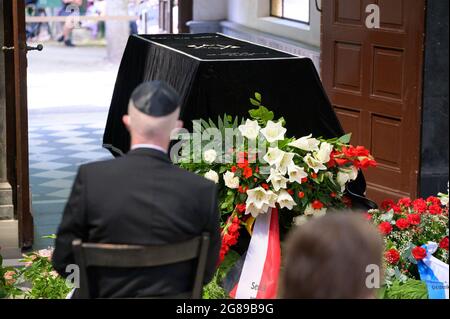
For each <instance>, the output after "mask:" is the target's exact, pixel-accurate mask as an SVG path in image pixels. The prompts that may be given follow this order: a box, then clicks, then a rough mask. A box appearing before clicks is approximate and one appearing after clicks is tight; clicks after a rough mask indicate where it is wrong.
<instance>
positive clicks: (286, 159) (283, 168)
mask: <svg viewBox="0 0 450 319" xmlns="http://www.w3.org/2000/svg"><path fill="white" fill-rule="evenodd" d="M294 156H295V153H284V154H283V157H282V158H281V160H280V161H278V162H276V163H275V166H276V168H277V169H278V170H279V171H280V173H281V174H283V175H286V173H287V171H288V167H289V166H292V165H294V161H293V160H294Z"/></svg>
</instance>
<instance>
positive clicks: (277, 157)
mask: <svg viewBox="0 0 450 319" xmlns="http://www.w3.org/2000/svg"><path fill="white" fill-rule="evenodd" d="M284 153H285V152H283V151H282V150H280V149H279V148H278V147H269V150H268V151H267V153H266V155H264V157H263V159H264V160H265V161H266V162H267V163H268V164H269V165H270V166H275V165H276V164H277V163H279V162H280V161H281V160H282V159H283V156H284Z"/></svg>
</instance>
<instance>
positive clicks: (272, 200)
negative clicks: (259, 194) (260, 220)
mask: <svg viewBox="0 0 450 319" xmlns="http://www.w3.org/2000/svg"><path fill="white" fill-rule="evenodd" d="M266 194H267V196H268V199H269V207H272V208H275V207H277V199H278V195H277V194H275V193H274V192H272V191H271V190H267V191H266Z"/></svg>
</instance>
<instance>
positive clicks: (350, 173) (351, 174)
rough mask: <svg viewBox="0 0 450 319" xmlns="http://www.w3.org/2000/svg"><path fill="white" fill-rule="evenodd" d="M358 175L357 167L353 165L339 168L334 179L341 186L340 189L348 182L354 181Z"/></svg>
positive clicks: (343, 188) (342, 189)
mask: <svg viewBox="0 0 450 319" xmlns="http://www.w3.org/2000/svg"><path fill="white" fill-rule="evenodd" d="M357 177H358V169H357V168H356V167H355V166H351V167H348V168H341V169H339V172H338V174H337V177H336V181H337V182H338V184H339V185H340V186H341V191H342V192H343V191H344V190H345V185H346V184H347V183H348V182H351V181H354V180H355V179H356V178H357Z"/></svg>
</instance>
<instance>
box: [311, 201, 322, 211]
mask: <svg viewBox="0 0 450 319" xmlns="http://www.w3.org/2000/svg"><path fill="white" fill-rule="evenodd" d="M311 206H312V208H314V209H317V210H319V209H322V208H323V203H322V202H321V201H320V200H315V201H313V202H312V204H311Z"/></svg>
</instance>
